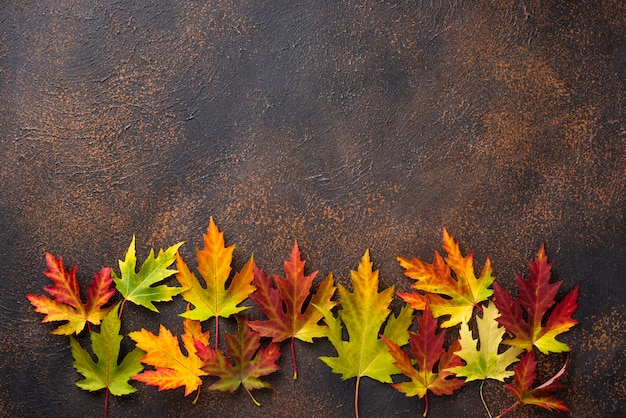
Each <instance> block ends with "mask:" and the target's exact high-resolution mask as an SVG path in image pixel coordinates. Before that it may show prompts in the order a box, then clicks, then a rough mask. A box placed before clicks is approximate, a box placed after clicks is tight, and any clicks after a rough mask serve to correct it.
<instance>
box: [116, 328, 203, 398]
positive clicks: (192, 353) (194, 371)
mask: <svg viewBox="0 0 626 418" xmlns="http://www.w3.org/2000/svg"><path fill="white" fill-rule="evenodd" d="M183 327H184V330H185V333H184V334H183V335H182V336H181V339H182V340H183V346H184V347H185V350H186V351H187V355H184V354H183V353H182V352H181V349H180V345H179V344H178V338H177V337H175V336H174V335H172V333H171V332H170V331H169V330H168V329H167V328H165V327H164V326H163V325H161V326H160V329H159V335H154V334H153V333H151V332H150V331H147V330H145V329H142V330H141V331H135V332H131V333H130V334H128V336H129V337H130V338H132V339H133V340H134V341H135V342H136V343H137V347H139V348H141V349H142V350H143V351H145V352H146V355H145V356H143V357H142V358H141V362H142V363H145V364H148V365H150V366H154V367H155V370H148V371H145V372H143V373H140V374H138V375H136V376H134V377H133V379H134V380H138V381H140V382H144V383H145V384H147V385H152V386H158V387H159V390H167V389H176V388H178V387H181V386H185V396H187V395H189V394H190V393H191V392H193V391H194V390H196V389H199V387H200V385H202V379H200V377H201V376H206V375H207V373H206V372H205V371H203V370H202V366H203V365H204V362H203V361H202V360H201V359H200V358H199V357H198V355H197V354H196V348H195V345H194V340H197V341H201V342H202V343H204V344H208V343H209V331H206V332H202V326H201V324H200V321H194V320H192V319H185V322H184V323H183ZM199 394H200V391H199V390H198V395H199ZM197 399H198V397H197V396H196V399H195V400H194V401H193V403H195V402H196V400H197Z"/></svg>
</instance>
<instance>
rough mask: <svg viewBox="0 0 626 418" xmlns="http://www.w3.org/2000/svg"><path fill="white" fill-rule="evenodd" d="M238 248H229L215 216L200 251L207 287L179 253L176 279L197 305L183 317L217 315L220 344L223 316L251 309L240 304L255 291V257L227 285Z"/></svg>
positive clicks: (200, 268) (198, 251)
mask: <svg viewBox="0 0 626 418" xmlns="http://www.w3.org/2000/svg"><path fill="white" fill-rule="evenodd" d="M234 249H235V246H234V245H231V246H230V247H225V245H224V233H222V232H220V231H219V229H218V228H217V226H216V225H215V223H214V222H213V218H211V220H210V222H209V227H208V231H207V233H206V234H205V235H204V248H203V249H202V250H196V258H197V260H198V271H199V272H200V275H201V276H202V278H203V279H204V282H205V284H206V288H205V287H202V285H201V284H200V282H199V281H198V279H197V278H196V276H195V275H194V274H193V273H192V272H191V270H190V269H189V267H188V266H187V264H186V263H185V261H184V260H183V258H182V257H181V256H180V255H179V254H177V255H176V268H177V269H178V273H177V274H176V279H177V280H178V281H179V282H180V284H181V285H182V286H183V287H184V288H185V289H186V290H185V291H184V292H182V293H181V296H182V297H183V299H185V300H186V301H187V302H189V303H191V304H192V305H193V307H194V309H192V310H189V311H187V312H185V313H183V314H182V315H181V316H183V317H185V318H189V319H195V320H198V321H206V320H207V319H209V318H213V317H215V334H216V338H215V341H216V345H217V335H218V322H217V321H218V318H219V317H220V316H221V317H223V318H228V317H229V316H231V315H233V314H235V313H238V312H241V311H242V310H244V309H247V306H239V304H240V303H241V302H243V301H244V300H246V299H247V298H248V296H249V295H250V294H251V293H252V292H254V286H253V285H252V279H253V272H252V271H253V266H254V260H253V258H252V257H250V260H249V261H248V263H246V265H245V266H244V267H243V269H242V270H241V272H239V273H238V274H235V275H234V277H233V278H232V280H231V282H230V284H229V285H228V287H227V281H228V278H229V277H230V272H231V267H230V265H231V262H232V259H233V251H234Z"/></svg>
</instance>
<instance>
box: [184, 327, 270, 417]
mask: <svg viewBox="0 0 626 418" xmlns="http://www.w3.org/2000/svg"><path fill="white" fill-rule="evenodd" d="M237 323H238V326H239V331H238V332H237V334H236V335H232V334H226V336H225V337H224V338H225V339H226V347H227V349H228V355H229V357H230V359H231V360H232V361H233V363H234V364H232V363H231V362H230V361H229V360H228V358H227V357H226V355H225V354H224V352H223V351H222V350H215V349H213V348H211V347H208V346H207V345H206V344H205V343H204V342H202V341H200V340H195V348H196V352H197V353H196V354H197V355H198V358H199V359H200V360H201V361H202V362H204V366H203V367H202V370H203V371H205V372H206V373H207V374H209V375H210V376H217V377H219V378H220V379H219V380H218V381H217V382H215V383H213V384H212V385H211V386H209V389H211V390H221V391H228V392H234V391H235V390H237V388H239V386H243V387H244V389H245V390H246V392H248V395H250V398H252V401H253V402H254V403H255V405H257V406H260V405H261V404H260V403H259V402H257V400H256V399H254V397H253V396H252V394H251V393H250V390H251V389H261V388H270V387H271V385H270V384H269V383H267V382H263V381H262V380H261V379H259V378H260V377H261V376H266V375H268V374H270V373H273V372H275V371H276V370H278V369H279V367H278V365H277V364H276V360H278V358H279V357H280V349H279V347H278V344H277V343H270V344H269V345H268V346H267V347H266V348H261V336H260V335H259V333H258V332H256V331H254V330H252V329H250V327H249V326H248V321H246V320H245V319H244V318H241V317H237Z"/></svg>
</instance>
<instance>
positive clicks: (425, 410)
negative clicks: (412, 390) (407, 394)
mask: <svg viewBox="0 0 626 418" xmlns="http://www.w3.org/2000/svg"><path fill="white" fill-rule="evenodd" d="M424 399H425V400H426V407H425V408H424V414H423V415H422V416H423V417H424V418H426V415H428V392H426V394H425V395H424Z"/></svg>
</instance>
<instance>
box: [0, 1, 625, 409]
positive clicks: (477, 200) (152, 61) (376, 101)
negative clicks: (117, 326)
mask: <svg viewBox="0 0 626 418" xmlns="http://www.w3.org/2000/svg"><path fill="white" fill-rule="evenodd" d="M60 3H61V4H57V2H53V1H38V2H30V1H23V2H22V1H19V2H17V1H16V2H11V1H2V2H0V126H1V127H2V129H1V130H0V135H1V138H2V141H1V143H0V155H1V156H2V164H1V165H0V181H1V182H2V188H1V189H0V193H1V195H0V206H1V207H0V210H1V212H2V216H1V217H0V222H1V224H0V230H1V231H2V232H1V234H2V235H1V239H0V256H1V259H2V265H3V268H2V271H1V273H0V274H1V278H0V295H1V299H0V359H1V361H2V371H1V373H0V416H13V417H14V416H72V417H79V416H99V415H100V414H101V413H102V411H101V408H102V404H103V402H104V393H103V392H102V391H101V392H98V393H95V394H90V393H87V392H84V391H82V390H80V389H78V388H77V387H75V386H74V383H75V381H76V380H78V379H79V378H80V376H79V375H78V374H77V373H76V372H75V371H74V369H73V368H72V366H71V362H72V357H71V353H70V350H69V344H68V341H67V339H66V338H64V337H60V336H55V335H51V334H49V332H50V331H51V330H52V329H53V326H52V325H45V324H44V325H41V324H40V321H41V319H42V316H41V315H40V314H37V313H35V312H34V310H33V308H32V307H31V306H30V305H29V303H28V301H27V300H26V298H25V297H24V294H25V293H42V292H43V290H42V287H43V286H45V285H47V284H48V279H46V277H45V276H44V275H43V274H42V271H43V270H44V268H45V264H44V252H45V251H50V252H52V253H53V254H55V255H57V256H62V257H63V258H64V260H65V262H66V264H67V265H73V264H76V263H77V264H79V270H78V272H79V278H80V281H81V283H82V284H86V283H87V282H88V281H90V280H91V278H92V276H93V274H94V273H95V272H96V271H97V270H98V269H99V268H100V267H101V266H102V265H112V266H114V267H116V268H117V260H118V259H119V258H122V257H123V255H124V252H125V250H126V248H127V246H128V244H129V242H130V238H131V236H132V234H137V242H138V253H139V256H140V257H141V258H142V259H143V258H144V257H145V256H146V255H147V252H148V249H149V248H150V247H151V246H154V247H156V248H161V247H166V246H169V245H171V244H173V243H175V242H177V241H180V240H184V241H186V242H187V244H186V245H185V246H184V247H183V249H182V254H183V256H184V257H185V258H186V259H187V260H189V262H190V264H191V265H195V262H194V261H193V254H194V248H196V247H198V246H200V245H201V242H202V241H201V240H202V237H201V235H202V233H203V232H204V231H205V228H206V226H207V223H208V220H209V216H213V217H214V218H215V220H216V222H217V224H218V226H219V227H220V228H221V229H222V230H224V231H225V235H226V239H227V242H228V243H229V244H236V245H237V249H236V250H235V262H234V264H235V265H234V267H235V269H236V270H239V269H240V268H241V267H242V266H243V264H244V263H245V261H246V260H247V258H248V257H249V256H250V255H251V254H252V253H254V255H255V258H256V260H257V263H258V264H259V265H260V266H261V267H262V268H263V269H265V270H266V271H268V272H271V273H280V272H281V266H282V261H283V260H284V259H286V258H287V257H288V254H289V252H290V250H291V247H292V245H293V242H294V240H298V242H299V244H300V247H301V249H302V251H303V255H304V257H306V259H308V260H309V261H308V264H307V268H308V271H313V270H318V269H319V270H320V276H319V277H322V276H325V275H326V274H327V273H328V272H329V271H333V272H334V273H335V275H336V277H337V280H338V281H339V282H340V283H343V284H347V283H348V282H349V270H350V269H353V268H355V267H356V265H357V262H358V260H359V259H360V257H361V256H362V255H363V252H364V251H365V249H367V248H370V249H371V252H372V258H373V260H374V261H375V263H376V264H375V266H376V267H378V268H380V269H381V280H382V285H383V286H385V287H387V286H389V285H392V284H395V285H396V288H397V289H399V290H407V289H408V287H409V285H410V280H409V279H407V278H405V277H403V275H402V269H401V268H400V266H399V265H398V264H397V263H396V261H395V257H396V256H398V255H402V256H413V255H415V256H418V257H420V258H422V259H426V260H429V261H430V260H432V252H433V251H434V250H439V249H440V247H441V244H440V236H441V230H442V228H443V227H444V226H445V227H447V228H448V230H449V231H450V232H451V234H452V235H453V236H455V237H456V238H457V239H458V240H459V241H460V243H461V247H462V250H463V251H464V252H467V251H469V250H470V249H473V250H474V251H475V260H476V265H477V269H480V268H482V265H483V263H484V260H485V258H486V257H487V256H490V257H491V259H492V261H493V266H494V274H495V275H496V277H497V279H498V280H499V282H500V283H501V284H502V285H503V286H505V287H507V288H509V289H512V288H513V277H514V275H515V274H524V273H525V271H526V267H527V263H528V262H529V261H531V260H532V259H533V257H534V254H535V253H536V251H537V249H538V248H539V246H540V245H541V243H544V242H545V243H546V248H547V252H548V256H549V257H550V260H551V261H553V262H554V277H555V279H558V280H562V281H563V285H562V288H561V290H560V292H559V297H562V296H563V295H564V294H565V293H566V292H568V291H570V290H571V289H572V288H573V287H574V286H575V284H576V283H578V282H580V283H581V295H580V308H579V310H578V312H577V313H576V318H577V319H578V320H579V321H580V325H578V326H577V327H575V328H574V329H573V330H572V331H571V332H570V333H568V334H566V335H565V336H563V340H565V341H566V342H568V343H569V344H570V345H571V346H572V348H573V354H572V361H571V368H570V372H569V374H568V375H567V377H566V378H565V379H564V383H565V388H564V389H563V390H562V391H561V392H560V393H559V394H558V397H560V398H562V399H564V400H565V402H566V403H567V404H568V405H569V406H570V408H571V409H572V411H573V416H575V417H618V416H624V414H625V413H626V409H625V408H626V407H625V403H624V402H625V391H626V385H625V379H624V349H623V344H624V296H625V292H624V278H625V276H624V272H625V271H626V253H625V251H624V249H625V239H624V178H625V177H624V175H625V168H626V164H625V163H624V161H625V152H624V151H625V147H624V145H625V132H626V125H625V123H624V119H623V117H624V113H623V106H624V100H625V97H624V92H625V76H626V74H625V71H624V69H625V58H626V53H625V48H626V46H625V43H624V42H625V39H626V38H625V35H626V33H625V30H624V29H625V16H626V8H625V6H624V4H625V3H624V2H622V1H621V0H614V1H611V0H606V1H590V2H582V1H569V2H562V1H531V0H527V1H512V2H504V1H486V0H485V1H367V0H366V1H335V0H333V1H309V2H306V1H305V2H302V1H268V0H264V1H259V0H252V1H245V2H240V1H228V0H225V1H183V0H175V1H163V0H159V1H142V2H136V3H137V4H135V5H133V4H129V3H130V2H127V1H105V2H100V1H98V2H89V1H87V2H78V1H65V2H60ZM316 283H317V282H316ZM248 304H249V305H250V304H251V302H250V301H248ZM398 307H399V302H398V301H396V302H395V304H394V309H396V310H397V308H398ZM160 308H161V310H162V315H160V316H159V315H155V314H152V313H150V312H147V311H145V310H143V309H140V308H136V307H134V306H133V307H129V308H128V309H127V311H125V318H124V324H123V331H124V332H125V333H127V332H129V331H131V330H136V329H139V328H141V327H142V326H143V327H146V328H149V329H151V330H153V331H157V329H158V324H159V322H163V323H164V324H166V325H167V326H168V327H170V328H171V329H173V330H174V332H177V333H180V332H182V322H181V320H180V318H178V317H177V316H176V315H177V314H178V313H180V312H181V311H182V310H183V309H184V302H183V301H182V300H181V299H177V300H176V302H174V303H171V304H161V305H160ZM249 314H250V315H252V316H255V315H256V316H258V315H259V314H258V312H256V311H254V310H253V311H250V312H249ZM224 323H225V324H226V325H225V326H226V327H227V328H228V326H231V325H228V324H229V322H228V321H224ZM85 340H86V338H85V337H84V336H83V337H82V340H81V341H83V342H85ZM129 347H130V344H129V343H128V341H127V342H126V343H125V349H128V348H129ZM297 351H298V354H299V359H300V379H298V380H297V381H295V382H294V381H292V380H291V376H290V363H291V358H290V355H289V354H288V345H287V344H285V345H284V346H283V353H284V355H283V358H282V359H281V361H280V363H281V365H282V367H283V370H282V371H280V372H279V373H277V374H275V375H272V376H271V377H270V378H269V381H270V382H271V383H272V384H273V385H274V388H275V389H274V390H264V391H257V392H256V396H257V398H258V399H259V400H260V401H261V403H262V404H263V406H262V407H261V408H256V407H255V406H254V405H253V404H252V403H251V402H250V400H249V399H248V397H247V395H246V394H245V392H243V391H241V390H240V391H239V392H237V393H235V394H232V395H230V394H223V393H216V392H208V391H206V390H205V391H203V393H202V395H201V396H200V399H199V401H198V403H197V405H195V406H194V405H191V401H192V399H191V397H188V398H184V397H183V392H182V389H179V390H174V391H165V392H161V393H157V391H156V389H155V388H152V387H147V386H145V385H143V384H140V383H136V386H137V387H138V389H139V390H138V392H137V393H136V394H134V395H131V396H127V397H122V398H112V399H111V405H110V411H109V412H110V415H111V416H112V417H122V416H124V417H130V416H163V417H165V416H182V415H185V416H220V417H226V416H260V417H266V416H267V417H270V416H271V417H291V416H306V417H309V416H311V417H312V416H318V417H322V416H324V417H326V416H351V415H352V413H353V406H352V401H353V398H352V397H353V392H354V379H353V380H351V381H348V382H343V381H341V379H340V377H339V376H338V375H334V374H332V373H331V372H330V369H328V368H327V367H326V366H325V365H324V364H323V363H321V362H320V361H319V360H317V356H319V355H331V354H333V353H334V351H333V349H332V347H331V346H330V345H329V344H328V343H327V342H325V341H320V342H318V343H317V344H315V345H312V346H311V345H305V344H304V343H300V344H297ZM563 361H564V356H560V355H557V356H551V357H550V358H549V359H547V360H545V359H544V361H543V363H542V369H541V374H542V377H545V376H546V375H547V374H548V373H550V372H553V371H555V370H556V369H558V367H559V365H560V364H561V363H562V362H563ZM361 394H362V395H361V413H362V416H363V417H370V416H377V417H415V416H419V414H421V413H422V411H423V406H424V405H423V401H418V400H417V398H405V397H404V396H403V395H402V394H400V393H398V392H396V391H395V390H394V389H392V388H391V387H389V386H386V385H383V384H379V383H378V382H374V381H372V380H369V379H364V381H363V382H362V388H361ZM486 396H487V398H488V399H489V403H490V405H491V408H492V410H493V412H494V413H498V412H500V411H502V409H504V408H505V407H506V406H508V405H509V404H510V403H512V401H513V398H512V396H510V395H509V394H508V393H507V392H505V391H504V389H502V388H501V386H500V385H499V384H497V383H496V382H488V383H487V385H486ZM429 416H430V417H433V418H435V417H450V416H467V417H483V416H485V412H484V410H483V407H482V405H481V402H480V398H479V396H478V383H472V384H468V385H467V386H466V387H465V388H464V389H462V390H461V391H460V392H459V393H458V394H457V395H455V396H451V397H441V398H437V397H432V398H431V410H430V414H429ZM511 416H512V417H533V416H552V415H550V414H543V413H542V412H539V411H538V409H536V408H531V407H525V406H524V407H519V408H518V409H517V410H516V411H515V412H514V413H512V414H511Z"/></svg>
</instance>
